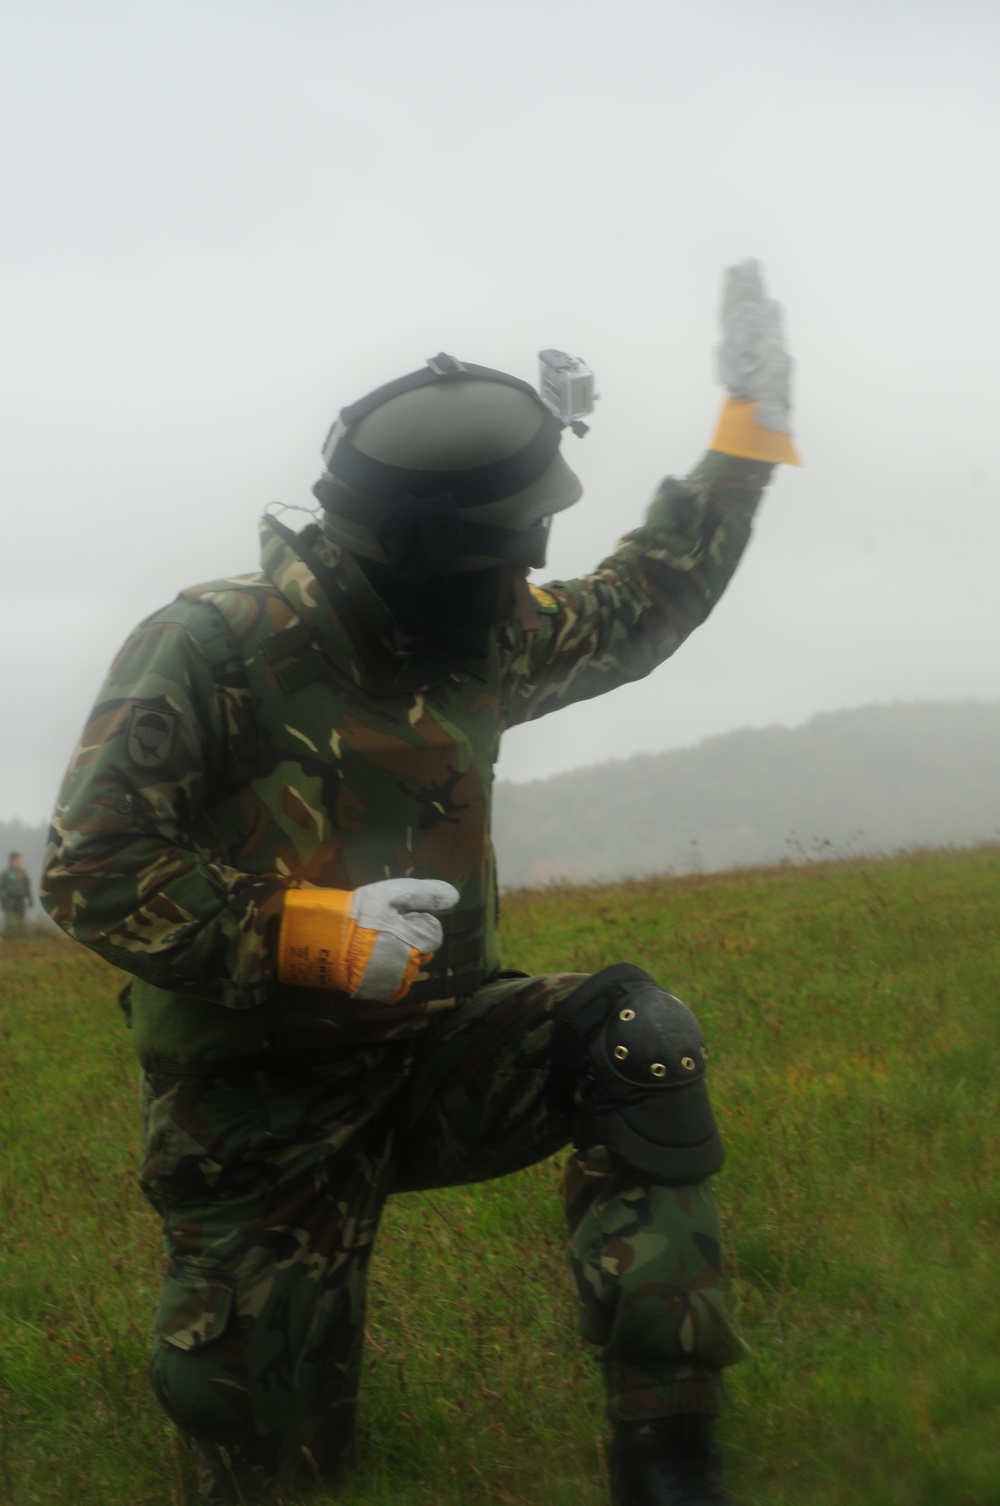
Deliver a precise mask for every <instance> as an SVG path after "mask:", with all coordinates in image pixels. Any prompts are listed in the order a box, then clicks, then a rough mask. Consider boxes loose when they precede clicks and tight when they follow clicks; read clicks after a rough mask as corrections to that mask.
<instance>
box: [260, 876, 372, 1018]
mask: <svg viewBox="0 0 1000 1506" xmlns="http://www.w3.org/2000/svg"><path fill="white" fill-rule="evenodd" d="M353 899H354V894H353V892H352V891H351V890H350V889H289V890H288V891H287V893H286V894H285V905H284V909H283V911H282V915H281V930H280V931H279V933H278V981H279V983H289V984H291V985H292V987H293V988H332V989H337V990H338V991H339V992H341V993H346V994H353V992H354V990H355V989H356V988H357V986H358V984H359V983H360V982H361V979H362V978H363V977H364V973H365V968H366V967H367V966H368V961H369V958H370V957H371V954H372V952H373V951H374V949H375V941H376V938H377V936H378V932H377V931H370V930H368V929H367V927H361V926H359V925H357V924H356V923H355V921H354V918H353V916H352V915H351V904H352V901H353Z"/></svg>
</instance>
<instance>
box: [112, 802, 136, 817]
mask: <svg viewBox="0 0 1000 1506" xmlns="http://www.w3.org/2000/svg"><path fill="white" fill-rule="evenodd" d="M131 809H132V802H131V800H119V802H118V804H117V805H116V806H115V810H116V811H117V812H118V814H119V816H127V815H128V813H129V811H130V810H131Z"/></svg>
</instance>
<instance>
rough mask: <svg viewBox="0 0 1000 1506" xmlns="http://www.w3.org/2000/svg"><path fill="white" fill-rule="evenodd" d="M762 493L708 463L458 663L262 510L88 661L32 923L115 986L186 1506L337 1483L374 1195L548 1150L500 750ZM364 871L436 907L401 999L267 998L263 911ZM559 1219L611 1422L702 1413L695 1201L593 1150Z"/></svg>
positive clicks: (273, 927)
mask: <svg viewBox="0 0 1000 1506" xmlns="http://www.w3.org/2000/svg"><path fill="white" fill-rule="evenodd" d="M770 469H771V467H770V466H769V465H766V464H761V463H758V462H752V461H746V460H738V459H734V458H731V457H728V456H724V455H721V454H718V453H715V452H709V454H708V455H707V456H706V457H705V459H704V460H703V461H702V463H701V464H700V465H699V466H698V468H697V469H696V470H695V472H694V473H693V474H692V476H691V477H690V478H689V479H688V480H687V482H685V483H678V482H675V481H667V482H664V483H663V484H662V485H661V487H660V489H659V491H658V492H657V494H656V496H655V497H654V500H653V502H652V503H651V505H650V509H649V513H648V516H647V520H646V523H645V525H644V526H643V527H641V528H639V529H637V530H636V531H635V532H634V533H632V534H630V535H628V536H627V537H626V538H625V539H624V540H623V541H622V542H621V543H620V545H619V546H618V548H617V550H616V552H615V553H614V554H613V555H612V556H611V557H610V558H609V559H607V560H605V561H604V563H603V564H602V565H601V566H599V568H598V570H597V571H596V572H595V574H593V575H592V576H589V577H586V578H584V579H580V580H576V581H570V582H566V583H563V582H553V583H550V584H549V585H548V586H547V587H546V588H545V591H544V592H536V593H535V596H534V601H535V606H534V608H533V610H532V611H531V612H527V611H525V610H523V609H522V610H520V611H513V610H512V612H511V615H510V616H509V618H508V619H507V620H505V621H504V622H503V623H502V624H500V625H499V626H498V628H497V632H496V635H495V638H494V641H493V644H492V648H491V651H490V653H489V656H488V657H487V658H484V659H482V660H470V661H467V662H463V663H456V662H454V661H451V662H448V663H442V662H434V660H433V659H431V658H428V657H427V656H426V655H425V654H421V653H419V652H410V651H407V648H406V646H405V645H404V644H402V643H401V642H400V641H399V640H398V638H397V637H396V635H395V632H394V625H393V623H392V620H391V618H390V617H389V616H388V614H387V613H386V611H385V609H384V607H383V606H382V604H381V602H380V601H379V599H378V598H377V596H376V595H375V594H374V592H373V591H372V590H371V588H370V587H369V585H368V583H367V580H366V579H365V577H364V575H363V573H362V572H361V571H360V569H359V567H358V566H357V563H356V562H355V561H354V560H353V558H352V557H351V555H350V554H348V553H345V552H341V551H340V550H339V549H338V548H337V547H336V546H334V545H332V544H330V543H329V541H327V540H325V539H324V538H323V537H322V535H321V534H320V532H319V530H318V529H317V528H315V527H314V526H310V527H309V528H307V529H305V530H304V531H303V533H302V534H299V535H292V534H290V533H288V532H287V531H286V530H285V529H283V528H282V527H281V525H279V524H277V523H276V522H275V521H274V520H272V519H265V520H264V523H263V556H262V564H263V569H262V571H261V572H260V573H258V574H255V575H251V576H246V577H240V578H235V579H231V580H223V581H217V582H213V583H211V584H210V585H207V586H200V587H195V588H192V589H190V590H188V591H185V592H184V593H182V595H181V597H180V598H179V599H178V600H177V601H176V602H175V603H174V604H173V605H172V606H170V607H167V608H166V609H164V610H162V611H160V612H157V613H156V614H154V616H152V617H151V618H149V619H147V621H146V622H145V623H143V624H142V625H141V626H140V627H139V628H138V629H137V630H136V632H135V633H134V634H133V635H132V637H131V638H130V639H129V641H128V642H127V643H126V645H125V647H124V648H123V650H122V652H121V653H120V655H119V657H118V659H117V660H116V662H115V664H114V665H113V667H112V670H111V672H110V675H109V678H108V681H107V683H106V685H105V687H104V689H103V691H102V694H101V697H100V700H99V702H98V704H97V706H96V707H95V710H94V712H93V715H92V718H91V721H90V723H89V724H88V727H87V729H86V731H85V733H84V736H83V739H82V741H81V744H80V747H79V748H78V750H77V753H76V756H75V758H74V760H73V763H72V765H71V767H70V770H69V773H68V774H67V777H66V781H65V784H64V786H63V790H62V793H61V795H60V799H59V803H58V805H57V808H56V812H55V815H54V817H53V833H52V841H51V845H50V850H49V854H48V858H47V865H46V875H45V881H44V882H45V893H44V903H45V905H46V908H47V909H48V910H49V912H50V913H51V914H52V915H53V917H54V918H55V919H56V920H57V921H58V922H59V924H60V925H62V926H63V927H64V928H65V929H66V930H67V931H68V932H69V933H70V934H71V935H73V936H74V937H76V938H77V939H78V940H79V941H81V942H83V943H84V944H86V945H88V946H91V947H93V948H94V949H95V950H97V951H99V952H100V953H101V954H102V955H103V956H105V957H106V958H108V959H109V960H110V961H112V962H114V963H116V964H118V965H119V966H121V967H123V968H125V969H126V970H127V971H128V972H129V973H131V974H132V975H133V977H132V982H131V985H130V986H129V989H128V991H127V992H128V995H129V997H128V1000H127V1007H128V1011H129V1013H130V1017H131V1024H132V1030H133V1039H134V1042H135V1046H136V1049H137V1052H138V1055H139V1057H140V1060H141V1062H142V1065H143V1067H144V1070H145V1079H144V1101H145V1111H146V1141H145V1161H144V1166H143V1172H142V1180H143V1187H144V1189H145V1191H146V1193H147V1196H148V1197H149V1198H150V1200H151V1201H152V1202H153V1204H154V1206H155V1207H156V1208H157V1209H158V1210H159V1212H160V1213H161V1215H162V1217H163V1220H164V1230H165V1237H166V1242H167V1249H168V1253H169V1257H170V1267H169V1272H168V1275H167V1278H166V1281H165V1284H164V1288H163V1294H162V1299H161V1303H160V1307H159V1311H158V1314H157V1319H156V1331H157V1340H156V1347H155V1349H154V1355H153V1361H152V1379H153V1385H154V1388H155V1390H156V1392H157V1395H158V1396H159V1398H160V1400H161V1402H162V1404H163V1405H164V1407H165V1409H166V1410H167V1412H168V1413H169V1415H170V1416H171V1417H172V1418H173V1419H174V1420H175V1421H176V1422H177V1423H178V1425H179V1426H180V1427H181V1428H182V1429H183V1430H184V1431H185V1432H186V1433H188V1434H189V1435H192V1436H194V1437H195V1438H197V1439H199V1440H200V1447H201V1448H202V1451H203V1456H204V1458H205V1460H206V1461H208V1464H209V1466H210V1472H211V1473H212V1476H213V1478H214V1480H215V1484H216V1488H219V1489H222V1488H223V1487H224V1485H225V1482H227V1481H228V1482H229V1485H230V1487H233V1481H234V1480H235V1481H236V1482H238V1484H239V1488H240V1489H244V1490H245V1489H246V1488H247V1487H248V1486H249V1485H250V1484H251V1483H252V1482H254V1481H257V1480H262V1479H264V1478H271V1479H278V1480H280V1481H282V1482H284V1483H289V1484H291V1483H299V1482H305V1481H307V1480H309V1479H312V1478H315V1477H317V1476H318V1477H321V1478H324V1479H332V1478H334V1477H335V1476H336V1474H337V1470H338V1468H339V1466H340V1464H341V1463H342V1462H343V1461H344V1460H345V1459H346V1458H347V1457H349V1452H350V1444H351V1433H352V1419H353V1413H354V1407H355V1402H356V1393H357V1381H358V1372H359V1354H360V1343H361V1335H362V1327H363V1324H362V1317H363V1305H364V1284H365V1275H366V1271H367V1264H368V1259H369V1256H370V1253H371V1248H372V1241H373V1239H374V1234H375V1229H376V1226H377V1222H378V1217H379V1211H380V1209H381V1207H382V1204H383V1202H384V1200H385V1198H386V1197H387V1196H388V1195H389V1194H390V1193H391V1192H393V1191H399V1190H409V1189H414V1188H425V1187H434V1186H441V1185H451V1184H455V1183H461V1182H468V1181H476V1180H481V1179H483V1178H487V1177H493V1176H498V1175H501V1174H504V1173H506V1172H510V1171H513V1170H516V1169H517V1168H519V1167H522V1166H525V1165H528V1164H530V1163H531V1162H533V1161H536V1160H538V1159H539V1158H541V1157H544V1156H546V1155H549V1154H552V1153H553V1152H555V1151H556V1150H558V1149H559V1148H560V1147H561V1146H563V1145H565V1144H566V1142H567V1141H568V1139H569V1138H570V1124H569V1122H568V1120H567V1119H566V1117H565V1116H564V1113H563V1111H562V1110H560V1109H559V1108H557V1107H556V1106H555V1105H554V1103H553V1101H552V1099H551V1097H550V1093H549V1087H548V1076H549V1061H550V1054H551V1043H552V1034H553V1027H552V1017H553V1011H554V1009H555V1008H556V1006H557V1005H558V1003H559V1002H560V1001H561V1000H562V999H564V998H566V997H567V996H568V995H569V994H570V993H571V992H572V991H573V989H574V988H576V987H577V986H578V985H579V984H580V982H581V981H582V979H581V977H580V975H573V974H563V975H554V976H549V977H544V978H533V979H532V978H525V977H524V976H523V975H520V974H510V973H506V974H505V973H503V972H502V971H501V959H500V952H499V945H498V940H497V929H496V926H497V901H496V878H495V872H494V864H493V852H492V847H491V844H490V840H489V824H490V792H491V782H492V769H493V764H494V762H495V759H496V754H497V750H498V744H499V738H500V735H501V734H502V732H503V731H504V730H505V729H506V728H507V727H510V726H513V725H516V724H517V723H518V722H524V721H528V720H531V719H533V718H534V717H537V716H541V715H544V714H545V713H546V712H548V711H553V710H556V709H558V708H559V707H560V706H563V705H568V704H570V703H571V702H573V701H576V700H582V699H585V698H588V697H590V696H594V695H598V694H601V693H602V692H604V691H606V690H611V689H613V688H614V687H615V686H617V685H620V684H622V683H624V682H626V681H629V680H633V679H637V678H639V677H641V676H642V675H645V674H646V673H648V672H649V671H650V670H651V669H652V668H653V667H654V666H655V665H656V664H657V663H659V662H660V661H661V660H663V659H665V658H666V657H667V656H668V655H669V654H671V653H672V652H673V651H674V650H675V649H676V648H677V647H678V646H679V644H680V643H681V642H682V641H683V640H684V638H685V637H687V635H688V634H689V633H690V632H691V631H692V630H693V628H695V627H696V626H697V625H698V624H699V623H700V622H701V621H703V620H704V618H705V617H706V615H707V614H708V612H709V611H710V610H711V608H712V607H713V605H714V604H715V602H716V601H717V600H718V598H719V596H720V595H721V593H722V591H723V590H724V588H725V586H726V584H727V582H728V580H729V579H730V577H731V575H732V573H733V571H734V569H735V568H736V565H737V563H738V561H739V559H740V556H741V554H742V552H743V549H744V547H745V545H746V543H747V540H748V538H749V533H750V525H751V520H752V516H753V512H754V509H755V506H756V504H757V501H758V499H759V496H760V493H761V491H762V489H763V487H764V485H765V483H766V480H767V478H768V476H769V474H770ZM442 589H447V586H446V585H445V586H444V587H443V588H442ZM388 877H415V878H437V879H445V880H447V881H449V882H451V883H452V884H454V885H455V886H456V888H457V889H458V890H459V892H460V895H461V900H460V903H459V905H458V907H457V909H456V911H455V912H453V913H452V916H451V917H449V918H447V919H446V924H445V943H444V946H443V947H442V949H441V952H440V953H439V954H438V956H437V957H436V958H435V959H434V962H433V963H432V964H431V965H430V967H429V968H428V971H427V974H426V976H424V977H422V978H421V980H418V982H417V983H416V984H415V985H414V987H413V988H412V989H411V990H410V993H409V994H408V996H407V997H406V999H404V1000H403V1001H402V1002H400V1003H397V1004H393V1005H389V1004H373V1003H365V1002H361V1001H352V1000H350V999H348V998H347V997H346V996H343V995H340V994H336V993H330V992H327V991H323V990H312V989H303V988H290V987H288V986H286V985H283V984H281V983H279V982H278V981H277V978H276V960H275V959H276V932H277V927H278V924H279V921H280V914H281V906H282V897H283V894H284V892H285V890H286V889H287V888H289V887H293V886H319V887H330V888H337V889H354V888H357V887H358V886H360V885H362V884H366V883H371V882H374V881H376V880H378V879H382V878H388ZM567 1208H568V1214H569V1221H570V1229H571V1247H570V1265H571V1269H572V1272H573V1276H574V1284H575V1287H576V1293H577V1299H578V1305H579V1312H580V1323H581V1330H582V1332H583V1334H584V1337H585V1338H587V1339H588V1340H589V1341H590V1342H591V1343H592V1344H593V1345H595V1346H596V1349H597V1352H598V1353H599V1355H600V1357H601V1359H602V1361H603V1366H604V1373H605V1376H606V1379H607V1387H608V1402H609V1407H610V1410H611V1413H612V1415H613V1416H616V1417H621V1418H635V1417H643V1416H656V1415H663V1414H667V1413H670V1412H672V1411H692V1410H694V1411H699V1410H700V1411H713V1410H716V1409H717V1407H718V1404H719V1372H720V1370H721V1368H722V1367H723V1366H725V1365H726V1364H728V1363H731V1362H732V1361H733V1360H735V1359H737V1358H738V1357H739V1355H740V1353H741V1352H742V1346H741V1344H740V1341H739V1340H738V1338H737V1337H736V1335H735V1334H734V1333H733V1331H732V1330H731V1328H730V1327H729V1325H728V1322H727V1320H726V1318H725V1314H724V1311H723V1307H722V1302H721V1296H720V1291H719V1255H718V1228H717V1221H716V1212H715V1207H714V1202H713V1199H712V1195H711V1192H710V1190H709V1188H708V1187H707V1186H700V1187H691V1188H686V1189H670V1188H666V1187H661V1186H653V1185H650V1184H644V1183H642V1182H640V1181H639V1180H638V1179H637V1178H635V1177H632V1176H629V1175H628V1174H626V1173H624V1172H622V1171H620V1170H619V1171H615V1170H614V1169H613V1168H611V1166H610V1165H609V1163H608V1161H607V1159H606V1157H604V1155H603V1152H602V1151H601V1149H600V1147H589V1148H587V1153H586V1154H580V1155H578V1156H574V1157H571V1159H570V1162H569V1165H568V1168H567ZM233 1488H235V1487H233Z"/></svg>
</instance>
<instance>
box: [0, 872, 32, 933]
mask: <svg viewBox="0 0 1000 1506" xmlns="http://www.w3.org/2000/svg"><path fill="white" fill-rule="evenodd" d="M32 903H33V901H32V898H31V880H30V879H29V878H28V875H27V874H26V873H25V871H24V869H23V868H10V867H8V868H5V869H4V871H3V872H2V873H0V910H2V911H3V934H4V936H5V938H6V939H7V940H8V941H13V939H14V938H15V937H17V936H22V935H23V934H24V917H25V912H26V911H28V910H30V909H31V906H32Z"/></svg>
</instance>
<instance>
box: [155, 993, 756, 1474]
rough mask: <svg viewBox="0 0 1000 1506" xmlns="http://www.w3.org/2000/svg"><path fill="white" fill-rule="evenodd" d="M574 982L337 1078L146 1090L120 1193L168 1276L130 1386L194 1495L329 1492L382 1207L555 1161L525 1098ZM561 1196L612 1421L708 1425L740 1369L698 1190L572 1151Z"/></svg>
mask: <svg viewBox="0 0 1000 1506" xmlns="http://www.w3.org/2000/svg"><path fill="white" fill-rule="evenodd" d="M582 981H583V978H582V976H581V975H579V974H555V975H549V976H547V977H540V978H532V979H523V978H518V979H516V980H513V979H511V978H506V979H501V980H499V981H496V982H493V983H491V984H489V985H487V986H486V987H484V988H482V989H480V990H479V992H478V993H476V994H474V995H473V996H472V997H471V998H470V999H468V1000H465V1001H463V1002H462V1003H461V1004H460V1005H458V1006H457V1007H456V1008H454V1009H453V1010H450V1011H448V1012H445V1013H442V1014H441V1015H440V1016H439V1017H438V1018H437V1019H436V1020H435V1021H434V1022H433V1023H431V1024H430V1025H429V1026H428V1027H427V1028H426V1029H425V1030H423V1031H422V1032H421V1033H420V1034H419V1035H416V1036H410V1037H408V1038H405V1039H394V1040H386V1041H380V1042H377V1043H374V1044H371V1043H366V1044H364V1045H362V1046H358V1047H355V1048H352V1049H350V1050H348V1051H345V1052H344V1054H343V1055H341V1056H339V1057H338V1058H337V1059H336V1060H335V1061H327V1062H322V1061H317V1062H313V1063H312V1064H311V1065H309V1066H308V1067H302V1066H296V1067H294V1068H292V1067H290V1066H288V1065H287V1064H286V1065H285V1066H280V1065H275V1066H273V1067H269V1068H268V1069H267V1070H258V1069H256V1068H251V1069H244V1070H242V1071H239V1072H237V1071H232V1072H228V1071H227V1072H226V1073H221V1074H219V1075H216V1076H212V1077H205V1076H199V1077H195V1076H188V1075H185V1076H173V1075H153V1076H147V1077H146V1078H145V1079H144V1085H143V1098H144V1111H145V1126H146V1141H145V1157H144V1163H143V1169H142V1186H143V1190H144V1191H145V1193H146V1195H147V1197H148V1198H149V1199H150V1201H151V1202H152V1203H153V1205H154V1207H155V1208H156V1209H157V1211H158V1212H159V1213H160V1215H161V1217H162V1219H163V1225H164V1233H165V1239H166V1244H167V1250H168V1253H169V1257H170V1266H169V1271H168V1274H167V1276H166V1279H165V1281H164V1285H163V1290H162V1294H161V1299H160V1304H159V1308H158V1311H157V1315H156V1323H155V1327H156V1339H155V1344H154V1350H153V1356H152V1361H151V1366H150V1375H151V1380H152V1385H153V1389H154V1391H155V1393H156V1395H157V1397H158V1399H159V1401H160V1403H161V1405H162V1406H163V1408H164V1409H165V1411H166V1412H167V1414H168V1415H169V1416H170V1418H171V1419H172V1420H173V1421H174V1423H175V1424H176V1425H177V1426H178V1427H179V1428H180V1429H181V1431H182V1432H183V1433H184V1434H185V1435H186V1436H187V1437H188V1438H189V1439H190V1440H193V1442H194V1446H195V1448H196V1452H198V1453H199V1455H200V1457H201V1460H202V1466H203V1474H204V1494H205V1497H206V1499H210V1500H228V1499H234V1500H238V1499H243V1498H244V1497H245V1498H247V1499H250V1498H255V1497H256V1490H257V1487H258V1486H260V1487H261V1488H263V1487H264V1485H265V1482H267V1481H274V1482H279V1483H280V1484H282V1485H284V1486H291V1487H296V1486H298V1487H302V1486H305V1485H308V1484H310V1483H314V1482H316V1481H317V1480H319V1481H322V1482H324V1483H327V1484H328V1483H331V1482H335V1481H336V1480H337V1479H338V1478H339V1477H340V1475H341V1473H342V1471H343V1468H344V1466H345V1465H348V1464H349V1463H350V1460H351V1450H352V1438H353V1430H354V1414H355V1407H356V1403H357V1393H358V1383H359V1376H360V1370H361V1346H362V1336H363V1329H364V1310H365V1285H366V1276H367V1271H368V1265H369V1261H370V1258H371V1254H372V1246H373V1241H374V1238H375V1232H376V1228H377V1226H378V1221H379V1215H380V1212H381V1209H382V1207H383V1205H384V1203H385V1200H386V1198H387V1197H388V1196H390V1195H391V1194H392V1193H393V1192H408V1191H416V1190H420V1189H427V1188H433V1187H442V1186H452V1185H457V1184H461V1183H467V1182H476V1181H482V1180H485V1179H487V1178H491V1177H497V1176H502V1175H505V1174H507V1173H510V1172H515V1171H517V1170H519V1169H521V1168H522V1167H525V1166H527V1165H530V1164H531V1163H533V1162H535V1161H538V1160H541V1159H542V1158H544V1157H546V1156H549V1155H552V1154H554V1153H555V1152H556V1151H558V1150H560V1149H561V1148H562V1147H563V1146H564V1145H565V1144H566V1143H567V1141H568V1140H569V1138H570V1124H569V1121H568V1120H567V1119H566V1118H565V1116H564V1114H563V1113H562V1111H559V1110H557V1109H555V1108H553V1107H552V1105H551V1103H550V1102H549V1095H548V1093H547V1083H548V1077H549V1065H550V1054H551V1046H552V1035H553V1011H554V1009H555V1008H556V1006H557V1005H558V1004H559V1003H560V1001H561V1000H563V999H565V998H566V997H567V995H568V994H570V993H571V992H572V991H573V989H574V988H576V987H578V986H579V984H580V983H581V982H582ZM566 1195H567V1213H568V1220H569V1230H570V1244H569V1264H570V1270H571V1272H572V1277H573V1285H574V1287H575V1293H576V1299H577V1306H578V1314H579V1321H580V1329H581V1333H582V1335H583V1337H584V1338H585V1339H586V1340H587V1341H588V1342H589V1343H590V1344H591V1345H593V1346H594V1350H595V1353H596V1355H597V1357H598V1358H599V1360H600V1361H601V1364H602V1367H603V1371H604V1377H605V1382H606V1388H607V1402H608V1408H609V1412H610V1414H611V1416H612V1417H620V1418H625V1419H629V1418H642V1417H649V1416H659V1415H666V1414H669V1413H672V1412H677V1411H685V1412H687V1411H705V1412H714V1411H717V1410H718V1408H719V1404H720V1392H721V1385H720V1372H721V1370H722V1369H723V1367H724V1366H726V1365H728V1364H731V1363H733V1362H734V1361H735V1360H737V1359H739V1358H741V1357H742V1354H743V1353H744V1352H745V1351H744V1346H743V1344H742V1341H741V1340H740V1339H739V1338H738V1337H737V1335H736V1334H735V1332H734V1331H733V1329H732V1328H731V1327H730V1325H729V1323H728V1321H727V1318H726V1315H725V1311H724V1307H723V1301H722V1294H721V1289H720V1276H719V1265H720V1261H719V1233H718V1221H717V1214H716V1209H715V1203H714V1199H713V1197H712V1193H711V1190H710V1188H709V1187H708V1185H707V1184H703V1185H701V1186H696V1187H685V1188H676V1189H672V1188H668V1187H663V1186H658V1185H653V1184H649V1183H644V1182H642V1181H640V1180H638V1179H637V1178H636V1177H635V1176H634V1175H631V1174H629V1173H627V1172H624V1171H623V1170H622V1169H621V1168H619V1169H617V1170H616V1169H615V1168H614V1167H613V1166H612V1165H611V1163H610V1161H609V1160H608V1158H607V1156H606V1155H605V1154H604V1152H603V1151H602V1150H601V1148H600V1147H593V1148H591V1150H590V1151H589V1152H588V1153H587V1154H585V1155H584V1154H577V1155H571V1156H570V1158H569V1161H568V1164H567V1168H566Z"/></svg>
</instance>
